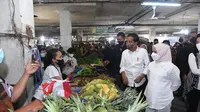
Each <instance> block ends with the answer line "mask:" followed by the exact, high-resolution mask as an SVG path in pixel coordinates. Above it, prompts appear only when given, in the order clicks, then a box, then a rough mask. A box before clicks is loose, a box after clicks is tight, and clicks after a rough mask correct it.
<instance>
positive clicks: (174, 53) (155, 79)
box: [0, 32, 200, 112]
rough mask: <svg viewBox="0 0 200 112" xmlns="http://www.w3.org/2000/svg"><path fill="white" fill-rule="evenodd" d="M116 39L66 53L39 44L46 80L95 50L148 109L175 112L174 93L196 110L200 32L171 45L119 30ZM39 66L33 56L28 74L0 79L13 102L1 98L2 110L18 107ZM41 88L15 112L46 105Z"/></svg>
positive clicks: (67, 72)
mask: <svg viewBox="0 0 200 112" xmlns="http://www.w3.org/2000/svg"><path fill="white" fill-rule="evenodd" d="M117 43H118V44H113V43H112V44H110V43H109V42H105V43H102V44H99V45H95V44H92V45H91V44H89V43H87V44H79V46H77V47H73V48H69V49H68V50H67V51H66V50H63V48H62V47H59V48H53V47H47V48H40V47H38V48H39V51H40V54H41V60H42V62H43V63H44V64H43V68H44V74H43V78H42V81H41V82H42V83H44V82H47V81H50V80H53V79H55V80H68V79H69V78H70V76H71V74H73V72H74V70H75V67H76V66H77V65H78V62H79V58H81V57H85V56H88V55H90V54H92V55H95V56H98V57H100V58H102V60H103V64H104V66H105V67H106V68H107V72H108V74H109V76H110V77H112V78H114V79H115V84H116V85H117V86H118V88H119V89H121V90H122V91H123V90H125V88H127V87H131V88H135V89H136V90H137V91H138V92H141V93H142V94H143V96H144V97H145V99H146V100H147V102H148V104H149V106H148V108H147V109H146V112H170V111H171V106H172V100H173V99H174V95H177V96H180V97H182V98H183V100H185V102H187V104H188V112H197V108H198V102H199V100H200V95H199V94H200V83H199V80H200V78H199V75H200V68H199V67H200V55H199V54H200V53H199V51H200V34H198V35H197V34H196V32H191V38H189V37H187V38H184V37H181V38H180V39H179V42H177V43H175V44H174V46H171V44H170V41H169V40H165V41H163V42H162V43H159V41H158V39H155V40H154V42H153V43H142V42H140V38H139V36H138V35H137V34H135V33H131V34H128V35H127V36H126V35H125V34H124V33H123V32H119V33H118V34H117ZM3 58H4V53H3V50H2V49H0V62H2V60H3ZM39 66H40V63H39V62H38V61H37V60H35V61H34V62H32V61H31V60H30V61H29V62H28V64H27V66H26V68H25V73H24V75H22V78H21V79H20V80H19V82H18V83H17V84H16V85H15V86H14V87H13V86H10V85H9V84H7V83H6V81H5V80H4V79H3V78H1V80H0V82H1V85H0V92H1V93H2V92H6V93H7V95H6V96H7V97H6V98H7V99H5V101H6V102H8V103H4V104H3V103H1V102H0V105H3V106H4V107H5V108H0V110H1V109H4V110H6V108H11V109H12V108H13V107H12V102H14V101H16V100H17V99H18V98H19V96H20V95H21V94H22V92H23V90H24V88H25V85H26V83H27V80H28V78H29V77H30V75H31V74H33V73H34V72H36V71H37V69H38V68H39ZM42 83H41V84H42ZM41 86H42V85H40V86H39V87H38V89H37V90H36V92H35V95H34V97H33V99H32V100H33V102H32V103H30V104H28V105H27V106H24V107H22V108H20V109H19V110H16V112H18V111H20V112H21V111H24V112H25V111H27V109H29V110H32V111H37V110H40V109H41V108H43V106H42V100H43V98H44V93H43V90H42V89H41ZM175 91H176V92H175ZM72 93H73V92H72Z"/></svg>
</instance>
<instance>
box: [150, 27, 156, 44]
mask: <svg viewBox="0 0 200 112" xmlns="http://www.w3.org/2000/svg"><path fill="white" fill-rule="evenodd" d="M155 37H156V29H155V28H151V29H150V31H149V41H150V42H153V40H154V39H155Z"/></svg>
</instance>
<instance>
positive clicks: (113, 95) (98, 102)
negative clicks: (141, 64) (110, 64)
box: [41, 56, 148, 112]
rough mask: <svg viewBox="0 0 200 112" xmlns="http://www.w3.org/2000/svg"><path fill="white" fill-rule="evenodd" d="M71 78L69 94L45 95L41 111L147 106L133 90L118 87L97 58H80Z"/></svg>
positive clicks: (122, 111) (121, 111)
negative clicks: (63, 95)
mask: <svg viewBox="0 0 200 112" xmlns="http://www.w3.org/2000/svg"><path fill="white" fill-rule="evenodd" d="M91 59H92V60H91ZM92 63H93V64H92ZM103 70H104V71H103ZM70 79H71V84H72V85H73V86H72V88H71V89H72V91H73V92H72V93H71V96H70V97H68V98H63V97H60V96H57V95H55V94H49V95H47V96H46V97H45V100H44V107H45V108H44V109H43V110H41V112H141V111H143V110H144V109H145V108H146V107H147V106H148V104H147V103H146V101H145V100H144V99H143V98H142V97H141V94H142V93H137V92H136V90H135V89H132V88H127V89H126V90H125V91H121V90H119V89H118V88H117V87H116V85H115V84H114V79H113V78H111V77H109V76H108V75H106V70H105V69H104V67H103V64H102V61H101V59H100V58H97V57H92V56H89V57H85V58H83V59H82V62H81V65H79V66H78V67H77V69H76V70H75V72H74V74H73V75H72V76H71V78H70Z"/></svg>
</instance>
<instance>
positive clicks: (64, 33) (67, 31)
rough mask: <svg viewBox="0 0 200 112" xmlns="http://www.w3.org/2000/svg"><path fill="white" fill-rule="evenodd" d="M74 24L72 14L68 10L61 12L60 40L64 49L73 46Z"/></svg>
mask: <svg viewBox="0 0 200 112" xmlns="http://www.w3.org/2000/svg"><path fill="white" fill-rule="evenodd" d="M71 33H72V22H71V13H70V12H69V11H67V10H62V11H61V12H60V40H61V45H62V46H63V48H64V49H68V48H70V47H71V46H72V35H71Z"/></svg>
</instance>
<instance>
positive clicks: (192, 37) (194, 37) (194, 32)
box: [190, 31, 197, 45]
mask: <svg viewBox="0 0 200 112" xmlns="http://www.w3.org/2000/svg"><path fill="white" fill-rule="evenodd" d="M190 35H191V39H190V42H191V43H192V44H193V45H196V38H197V32H196V31H192V32H191V33H190Z"/></svg>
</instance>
